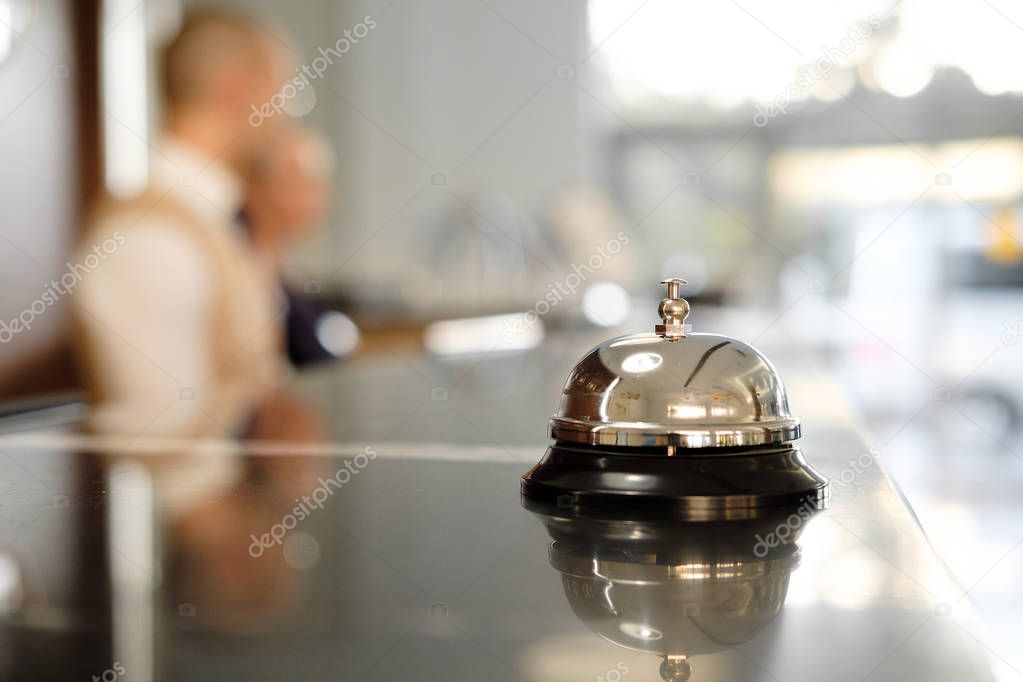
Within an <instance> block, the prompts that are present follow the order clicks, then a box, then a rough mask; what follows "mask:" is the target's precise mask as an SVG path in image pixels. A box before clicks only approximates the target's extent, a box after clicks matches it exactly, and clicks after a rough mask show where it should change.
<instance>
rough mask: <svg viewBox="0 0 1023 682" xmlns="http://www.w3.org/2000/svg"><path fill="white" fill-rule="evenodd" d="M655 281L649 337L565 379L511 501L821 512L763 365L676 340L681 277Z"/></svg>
mask: <svg viewBox="0 0 1023 682" xmlns="http://www.w3.org/2000/svg"><path fill="white" fill-rule="evenodd" d="M662 283H663V284H666V285H667V287H668V296H667V298H665V299H663V300H662V301H661V303H660V306H659V307H658V311H659V313H660V315H661V320H662V323H661V324H658V325H657V326H656V327H655V333H645V334H633V335H630V336H622V337H618V338H614V339H610V340H608V341H605V342H603V343H601V344H600V345H598V346H597V347H596V348H594V349H593V350H592V351H590V352H589V353H588V354H587V355H586V356H585V357H584V358H583V359H582V360H581V361H580V362H579V363H578V364H577V365H576V366H575V368H574V369H573V370H572V372H571V374H570V375H569V377H568V381H567V383H566V384H565V388H564V390H563V391H562V396H561V403H560V406H559V408H558V411H557V413H556V414H555V415H554V416H553V417H552V418H551V420H550V435H551V437H552V438H553V439H554V440H555V443H554V445H553V446H552V447H551V448H549V449H548V451H547V453H546V455H545V456H544V458H543V459H542V460H541V461H540V463H539V464H538V465H537V466H536V467H534V468H533V469H532V470H531V471H529V472H528V473H527V474H526V475H525V476H524V477H523V480H522V491H523V493H524V494H525V495H527V496H529V497H545V498H548V499H550V500H554V499H558V501H559V505H560V504H562V502H563V500H562V497H564V496H567V498H570V499H571V500H572V502H571V504H573V505H576V504H587V505H588V504H596V503H598V502H601V501H610V500H611V499H613V498H615V497H623V498H624V499H627V500H628V502H629V504H634V503H643V502H655V501H660V502H664V501H668V502H670V504H671V506H673V507H675V508H676V509H681V510H684V511H685V512H687V513H695V514H701V515H708V514H709V515H713V514H714V513H717V512H727V513H729V514H735V513H737V511H736V510H740V509H749V508H753V507H756V506H760V505H770V504H783V503H784V504H788V503H796V502H799V501H802V500H809V501H810V502H811V503H812V504H814V505H821V504H823V503H824V502H825V501H826V490H827V482H826V481H825V479H824V478H823V477H822V476H821V475H820V474H818V473H817V472H815V471H814V470H813V469H812V468H811V467H810V466H809V465H808V464H807V463H806V462H805V460H804V459H803V456H802V453H800V451H799V450H798V449H797V448H796V447H795V446H794V445H793V444H792V441H794V440H796V439H797V438H799V436H800V423H799V420H797V419H796V418H795V417H793V416H792V415H791V414H790V413H789V406H788V398H787V396H786V393H785V387H784V385H783V384H782V381H781V378H780V377H779V376H778V374H777V372H776V371H775V369H774V367H773V366H772V365H771V363H770V362H769V361H768V360H767V358H765V357H764V356H763V355H761V354H760V353H759V352H758V351H757V350H756V349H755V348H753V347H752V346H749V345H747V344H745V343H743V342H741V341H738V340H736V339H732V338H729V337H726V336H719V335H717V334H689V333H687V331H686V328H685V318H686V315H687V314H688V312H689V304H688V302H686V300H685V299H683V298H681V296H680V287H681V286H682V285H683V284H684V283H685V280H681V279H674V278H673V279H668V280H665V281H664V282H662ZM619 501H623V500H619Z"/></svg>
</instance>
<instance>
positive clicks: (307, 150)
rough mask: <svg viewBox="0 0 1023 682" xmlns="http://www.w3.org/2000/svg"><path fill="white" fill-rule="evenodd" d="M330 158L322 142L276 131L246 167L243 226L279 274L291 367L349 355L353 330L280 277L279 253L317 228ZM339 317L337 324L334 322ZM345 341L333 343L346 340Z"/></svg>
mask: <svg viewBox="0 0 1023 682" xmlns="http://www.w3.org/2000/svg"><path fill="white" fill-rule="evenodd" d="M333 165H334V159H333V156H332V153H331V149H330V146H329V144H328V143H327V141H326V140H325V139H324V138H322V137H321V136H319V135H317V134H315V133H313V132H311V131H308V130H304V129H300V128H294V127H283V126H282V127H281V128H279V129H278V130H277V131H275V133H274V135H272V136H271V137H270V139H269V140H268V141H267V144H265V145H264V147H263V148H262V153H261V154H260V155H259V156H258V157H257V158H256V160H255V162H254V163H253V164H252V166H251V172H250V174H249V176H248V182H247V184H246V192H245V196H246V199H245V210H244V211H243V222H244V224H245V226H246V228H247V229H248V232H249V235H250V236H251V238H252V241H253V245H254V246H255V248H256V250H257V251H258V252H260V253H262V254H263V256H264V257H265V258H266V259H267V260H268V261H269V262H270V263H272V264H273V267H274V268H275V270H276V271H277V272H278V273H279V275H278V276H279V278H280V290H281V293H282V297H283V299H284V301H285V305H286V307H287V313H286V316H285V348H286V352H287V355H288V359H289V360H290V361H291V363H292V364H293V365H295V366H296V367H301V366H303V365H309V364H313V363H318V362H325V361H329V360H333V359H335V358H336V357H338V355H341V354H343V353H344V351H345V350H350V349H351V347H352V346H354V343H355V342H356V341H357V338H358V336H357V335H358V331H357V329H356V327H355V325H354V323H352V322H351V321H350V320H348V318H347V317H344V316H343V315H341V314H340V313H338V312H335V311H327V310H325V309H324V308H323V307H321V306H320V305H318V304H317V302H316V301H314V300H312V299H310V298H309V297H308V296H306V295H304V294H303V292H301V291H298V290H297V289H295V288H294V287H293V286H292V285H290V284H289V283H288V282H287V281H286V280H285V278H284V274H283V270H284V269H285V268H286V266H287V263H286V262H285V260H284V258H283V256H282V255H281V254H282V253H284V252H286V251H287V250H288V249H289V248H291V247H292V246H293V245H294V243H295V242H296V241H298V240H299V239H301V238H303V237H307V236H309V235H310V234H312V233H313V231H314V230H315V229H316V228H317V227H318V226H319V225H321V224H322V221H323V218H324V216H325V215H326V212H327V208H328V206H329V204H330V189H331V173H332V171H333ZM339 318H341V319H339ZM346 331H347V336H348V339H345V338H338V337H339V336H341V337H344V336H345V335H346Z"/></svg>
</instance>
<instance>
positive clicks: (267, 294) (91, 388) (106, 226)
mask: <svg viewBox="0 0 1023 682" xmlns="http://www.w3.org/2000/svg"><path fill="white" fill-rule="evenodd" d="M153 215H162V216H164V217H165V218H167V220H166V221H165V224H166V225H167V226H168V229H176V230H179V231H180V232H181V233H182V234H183V235H185V236H187V238H188V239H189V240H191V241H193V243H194V244H195V245H196V249H197V251H198V252H199V253H201V254H202V257H203V258H204V259H206V261H207V267H208V270H209V272H210V273H211V275H212V282H213V284H212V286H213V288H214V291H213V294H212V301H213V315H212V324H211V325H210V327H209V338H208V339H206V342H207V343H208V344H209V345H208V348H209V349H210V353H211V357H212V359H213V366H214V367H215V371H214V374H213V376H212V377H211V379H210V380H209V382H208V384H209V386H208V387H204V388H203V392H204V393H207V394H209V393H215V395H216V398H215V399H214V400H213V401H212V404H209V403H207V407H206V408H205V409H213V410H215V411H217V412H222V413H223V414H224V415H225V418H227V415H229V414H232V413H236V412H238V410H239V406H237V405H235V404H234V403H238V402H245V403H251V402H252V401H253V400H254V399H255V398H256V396H258V395H261V394H262V393H264V392H265V389H266V388H268V387H269V386H271V385H273V384H274V383H275V382H276V381H277V380H278V379H279V377H280V374H281V371H282V369H283V352H282V349H283V338H284V329H283V325H284V312H283V310H282V309H281V301H280V298H279V289H278V286H277V283H276V277H275V276H274V273H273V271H272V270H271V269H270V268H269V266H268V265H265V264H264V263H262V261H261V260H260V259H259V258H258V257H257V255H256V253H255V251H254V249H252V248H250V245H249V244H248V243H246V241H245V240H244V239H243V238H242V237H241V235H240V234H238V233H236V232H232V231H231V230H224V229H218V227H219V226H215V225H209V224H206V221H205V220H204V219H203V218H202V217H201V216H200V215H199V214H197V213H196V212H195V211H193V210H192V209H190V208H189V207H188V206H186V205H185V204H183V203H182V202H181V201H179V200H177V199H175V198H174V197H173V196H171V195H170V194H160V193H157V192H156V191H154V190H147V191H145V192H143V193H142V194H141V195H139V196H137V197H134V198H132V199H127V200H107V201H105V202H103V203H102V204H101V205H100V206H99V207H98V209H97V210H96V211H95V212H94V214H93V219H92V220H91V221H90V224H91V227H90V228H89V229H88V230H87V231H86V234H85V237H86V238H85V240H84V242H83V244H85V245H89V246H86V248H90V247H91V245H92V244H96V243H100V242H101V241H102V240H103V239H105V238H107V237H109V236H110V232H111V230H112V228H111V227H110V226H111V225H116V224H120V225H129V226H130V225H132V224H133V223H134V222H136V221H138V220H142V219H144V218H145V217H151V216H153ZM125 236H126V237H127V238H128V239H131V232H130V227H129V228H128V229H126V230H125ZM153 307H154V309H153V314H157V315H158V314H160V310H159V301H154V302H153ZM139 323H140V324H142V323H144V321H141V320H140V321H139ZM77 326H78V331H79V332H80V333H79V334H78V338H79V339H80V340H81V343H80V346H81V347H80V348H79V356H80V360H81V361H80V363H79V365H80V367H81V369H82V374H83V379H84V382H85V384H86V389H87V391H88V393H89V397H90V399H91V400H92V401H94V403H95V402H99V401H103V400H104V399H106V398H107V397H108V396H107V394H106V392H105V390H104V382H103V377H102V376H98V375H97V374H98V373H97V372H96V371H95V370H96V363H95V358H96V357H97V355H96V354H98V353H102V352H103V349H102V348H97V347H95V345H96V344H95V343H94V339H92V338H90V334H89V333H88V332H87V331H86V330H85V329H84V328H83V325H82V324H81V320H79V321H78V324H77ZM211 389H212V390H211Z"/></svg>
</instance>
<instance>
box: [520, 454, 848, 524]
mask: <svg viewBox="0 0 1023 682" xmlns="http://www.w3.org/2000/svg"><path fill="white" fill-rule="evenodd" d="M521 490H522V495H523V496H524V497H525V498H527V500H529V501H530V502H532V503H534V505H530V506H535V504H540V505H545V506H552V507H554V508H557V509H560V510H562V511H566V512H575V513H585V514H587V515H590V514H597V515H600V514H601V512H607V513H611V514H615V513H617V512H620V511H627V512H629V513H630V514H635V513H640V514H642V513H646V512H649V513H652V514H657V515H661V514H671V515H672V516H675V517H677V518H681V519H686V520H719V519H748V518H756V517H758V516H762V515H763V511H764V510H765V509H766V508H770V507H776V506H784V505H799V504H805V505H807V507H809V508H811V509H814V510H820V509H824V508H826V507H827V504H828V483H827V480H826V479H825V478H824V477H823V476H821V475H820V474H819V473H818V472H816V471H815V470H814V469H813V468H812V467H810V465H809V464H807V463H806V460H805V459H804V458H803V454H802V453H801V452H800V451H799V449H798V448H796V447H795V446H793V445H791V444H788V443H786V444H782V445H765V446H757V447H747V448H720V447H717V448H687V449H684V450H682V449H679V450H675V451H669V450H667V449H666V448H600V447H589V446H585V445H577V444H571V443H565V442H562V441H559V442H556V443H555V444H554V445H552V446H551V447H550V448H548V449H547V452H546V453H545V454H544V456H543V458H542V459H541V460H540V462H539V463H538V464H537V465H536V466H534V467H533V468H532V469H530V470H529V471H528V472H527V473H526V474H525V475H524V476H523V477H522V484H521Z"/></svg>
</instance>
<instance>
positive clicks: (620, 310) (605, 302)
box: [583, 282, 630, 327]
mask: <svg viewBox="0 0 1023 682" xmlns="http://www.w3.org/2000/svg"><path fill="white" fill-rule="evenodd" d="M629 307H630V303H629V294H628V292H626V291H625V289H624V288H622V286H621V285H620V284H615V283H614V282H596V283H595V284H591V285H590V286H588V287H587V288H586V290H585V291H583V316H584V317H585V318H586V319H587V320H589V321H590V322H592V323H593V324H595V325H597V326H599V327H613V326H615V325H619V324H621V323H622V322H624V321H625V318H626V317H628V316H629Z"/></svg>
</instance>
